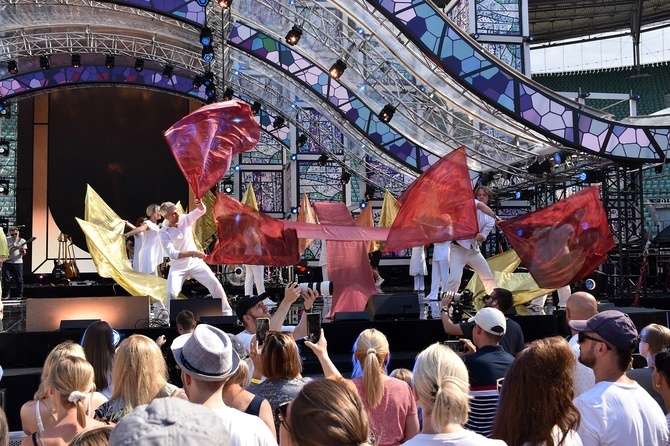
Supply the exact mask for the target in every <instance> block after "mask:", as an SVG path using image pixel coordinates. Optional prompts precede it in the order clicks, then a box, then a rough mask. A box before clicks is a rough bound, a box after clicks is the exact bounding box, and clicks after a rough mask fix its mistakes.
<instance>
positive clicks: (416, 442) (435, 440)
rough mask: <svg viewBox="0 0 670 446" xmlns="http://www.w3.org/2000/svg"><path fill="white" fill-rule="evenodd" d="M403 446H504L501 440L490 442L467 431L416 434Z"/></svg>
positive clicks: (490, 440) (488, 439)
mask: <svg viewBox="0 0 670 446" xmlns="http://www.w3.org/2000/svg"><path fill="white" fill-rule="evenodd" d="M403 445H405V446H422V445H453V446H506V445H507V443H505V442H504V441H502V440H492V439H490V438H486V437H485V436H483V435H479V434H478V433H476V432H472V431H469V430H463V431H461V432H456V433H453V434H417V435H415V436H414V438H411V439H409V440H407V441H406V442H405V443H403Z"/></svg>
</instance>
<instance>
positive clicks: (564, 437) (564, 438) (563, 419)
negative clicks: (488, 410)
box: [493, 336, 582, 446]
mask: <svg viewBox="0 0 670 446" xmlns="http://www.w3.org/2000/svg"><path fill="white" fill-rule="evenodd" d="M575 361H576V359H575V355H574V353H573V352H572V349H571V348H570V346H569V345H568V342H567V341H566V340H565V339H563V338H562V337H560V336H554V337H552V338H545V339H538V340H537V341H534V342H531V343H530V344H528V345H527V346H526V348H525V349H524V350H522V351H521V352H519V354H518V355H517V356H516V359H515V360H514V362H513V363H512V365H511V366H510V368H509V369H508V370H507V374H506V375H505V381H503V385H502V390H501V392H500V402H499V403H498V411H497V412H496V419H495V422H494V423H493V438H500V439H502V440H504V441H506V442H507V444H508V445H509V446H522V445H542V446H554V445H561V446H581V445H582V441H581V439H580V438H579V435H578V434H577V428H578V427H579V421H580V418H581V417H580V415H579V410H578V409H577V407H576V406H575V405H574V404H573V403H572V399H573V398H574V394H575V387H574V384H573V370H574V367H575ZM547 383H551V384H550V385H547Z"/></svg>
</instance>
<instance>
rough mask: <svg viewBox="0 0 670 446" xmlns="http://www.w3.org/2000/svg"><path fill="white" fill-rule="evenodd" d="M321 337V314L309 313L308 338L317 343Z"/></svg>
mask: <svg viewBox="0 0 670 446" xmlns="http://www.w3.org/2000/svg"><path fill="white" fill-rule="evenodd" d="M320 338H321V315H320V314H319V313H307V340H308V341H309V342H312V343H314V344H316V343H317V342H319V339H320Z"/></svg>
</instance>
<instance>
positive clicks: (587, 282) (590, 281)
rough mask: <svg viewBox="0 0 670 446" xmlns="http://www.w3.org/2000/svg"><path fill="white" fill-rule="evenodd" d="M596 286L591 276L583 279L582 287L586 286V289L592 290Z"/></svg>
mask: <svg viewBox="0 0 670 446" xmlns="http://www.w3.org/2000/svg"><path fill="white" fill-rule="evenodd" d="M596 287H597V284H596V281H595V280H594V279H592V278H590V277H589V278H588V279H586V280H585V281H584V288H586V290H587V291H593V290H595V289H596Z"/></svg>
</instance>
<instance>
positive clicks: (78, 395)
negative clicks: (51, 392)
mask: <svg viewBox="0 0 670 446" xmlns="http://www.w3.org/2000/svg"><path fill="white" fill-rule="evenodd" d="M87 397H88V395H87V394H85V393H84V392H79V391H77V390H75V391H74V392H72V393H71V394H70V396H68V397H67V400H68V401H69V402H71V403H77V402H79V401H81V400H85V399H86V398H87Z"/></svg>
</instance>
